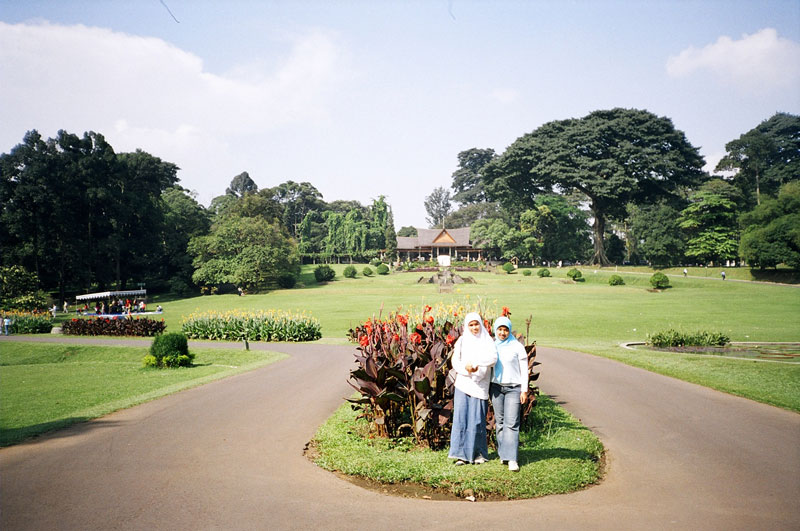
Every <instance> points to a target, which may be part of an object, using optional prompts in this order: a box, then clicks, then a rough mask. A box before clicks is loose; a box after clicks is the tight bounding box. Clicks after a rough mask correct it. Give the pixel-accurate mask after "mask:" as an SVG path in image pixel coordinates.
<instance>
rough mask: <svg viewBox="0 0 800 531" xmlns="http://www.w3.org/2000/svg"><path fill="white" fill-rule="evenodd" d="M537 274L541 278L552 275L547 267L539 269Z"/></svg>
mask: <svg viewBox="0 0 800 531" xmlns="http://www.w3.org/2000/svg"><path fill="white" fill-rule="evenodd" d="M536 275H537V276H539V277H540V278H545V277H549V276H550V270H549V269H547V268H546V267H543V268H541V269H540V270H539V271H537V272H536Z"/></svg>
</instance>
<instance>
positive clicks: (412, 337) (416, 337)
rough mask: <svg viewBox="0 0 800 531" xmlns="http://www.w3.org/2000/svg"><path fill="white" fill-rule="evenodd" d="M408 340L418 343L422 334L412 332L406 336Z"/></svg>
mask: <svg viewBox="0 0 800 531" xmlns="http://www.w3.org/2000/svg"><path fill="white" fill-rule="evenodd" d="M408 340H409V341H411V342H412V343H417V344H419V343H421V342H422V336H421V335H419V334H418V333H416V332H414V333H413V334H411V335H410V336H408Z"/></svg>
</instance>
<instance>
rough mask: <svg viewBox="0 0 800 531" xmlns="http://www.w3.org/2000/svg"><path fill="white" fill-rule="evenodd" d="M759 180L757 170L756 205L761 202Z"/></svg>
mask: <svg viewBox="0 0 800 531" xmlns="http://www.w3.org/2000/svg"><path fill="white" fill-rule="evenodd" d="M758 181H759V179H758V170H756V205H760V204H761V190H760V189H759V183H758Z"/></svg>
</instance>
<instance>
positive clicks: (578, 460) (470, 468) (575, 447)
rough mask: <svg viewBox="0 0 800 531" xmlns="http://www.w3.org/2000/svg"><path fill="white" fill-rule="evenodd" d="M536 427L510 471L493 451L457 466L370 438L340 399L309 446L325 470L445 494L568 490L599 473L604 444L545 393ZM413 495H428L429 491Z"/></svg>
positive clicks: (523, 438) (442, 453)
mask: <svg viewBox="0 0 800 531" xmlns="http://www.w3.org/2000/svg"><path fill="white" fill-rule="evenodd" d="M533 416H534V418H533V429H532V430H530V431H526V432H522V433H520V455H519V464H520V467H521V468H520V471H519V472H517V473H514V472H509V470H508V467H507V466H506V465H503V464H501V463H500V461H499V459H498V457H497V453H496V452H495V451H493V450H490V451H489V457H490V460H489V461H488V462H487V463H485V464H482V465H467V466H460V467H457V466H454V465H453V461H452V460H451V459H448V458H447V449H446V448H445V449H443V450H438V451H429V450H424V449H419V448H415V447H414V446H413V444H412V443H411V442H409V441H407V440H406V441H400V442H399V443H397V442H394V443H393V442H392V441H388V440H386V439H369V438H368V437H366V436H365V435H366V434H365V430H366V429H367V427H366V422H364V421H363V420H356V419H355V417H356V413H355V412H354V411H352V409H351V408H350V406H349V405H347V404H345V405H342V407H340V408H339V410H338V411H337V412H336V413H335V414H334V415H333V416H331V417H330V418H329V419H328V421H327V422H326V423H325V424H324V425H322V426H321V427H320V429H319V431H318V432H317V434H316V436H315V438H314V441H313V448H314V450H315V451H316V453H317V455H316V457H315V459H314V460H315V462H316V463H317V464H318V465H320V466H322V467H323V468H326V469H328V470H335V471H339V472H342V473H344V474H347V475H350V476H356V477H360V478H366V479H368V480H372V481H377V482H381V483H392V484H398V483H413V484H417V485H422V486H424V487H425V488H426V489H433V490H435V491H437V492H444V493H448V494H450V495H456V496H467V495H470V494H472V495H474V496H475V497H476V498H489V499H496V498H533V497H537V496H544V495H547V494H558V493H565V492H572V491H574V490H578V489H580V488H582V487H585V486H587V485H590V484H592V483H595V482H597V481H598V479H599V478H600V475H601V473H602V470H601V456H602V452H603V445H602V444H601V443H600V441H599V440H598V439H597V437H596V436H595V435H594V434H593V433H592V432H591V431H589V430H588V429H587V428H586V427H584V426H582V425H581V424H580V422H578V421H577V420H576V419H575V418H574V417H572V416H571V415H570V414H569V413H567V412H566V411H564V410H563V409H562V408H560V407H559V406H557V405H556V404H555V403H554V402H553V401H552V400H551V399H550V398H548V397H546V396H541V397H540V402H539V404H538V405H537V407H536V409H535V410H534V413H533ZM412 493H413V494H414V495H418V496H420V497H421V496H422V495H424V494H430V492H426V490H422V491H419V492H416V491H413V490H412Z"/></svg>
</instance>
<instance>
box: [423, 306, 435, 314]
mask: <svg viewBox="0 0 800 531" xmlns="http://www.w3.org/2000/svg"><path fill="white" fill-rule="evenodd" d="M432 309H433V308H431V307H430V306H428V305H427V304H426V305H425V311H423V312H422V314H423V315H425V314H426V313H428V312H429V311H431V310H432Z"/></svg>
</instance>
